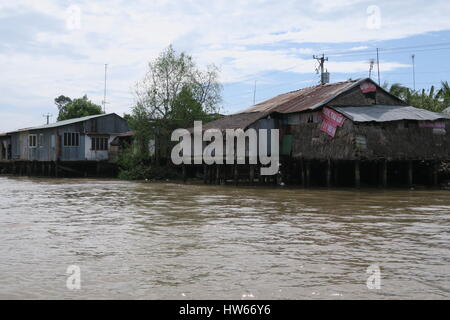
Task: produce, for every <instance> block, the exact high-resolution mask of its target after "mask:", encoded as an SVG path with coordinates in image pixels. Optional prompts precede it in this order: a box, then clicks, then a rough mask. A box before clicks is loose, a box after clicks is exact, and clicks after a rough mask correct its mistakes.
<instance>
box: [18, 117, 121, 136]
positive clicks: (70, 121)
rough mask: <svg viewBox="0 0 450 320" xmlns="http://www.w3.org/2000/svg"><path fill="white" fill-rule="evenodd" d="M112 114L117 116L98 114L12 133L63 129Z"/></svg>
mask: <svg viewBox="0 0 450 320" xmlns="http://www.w3.org/2000/svg"><path fill="white" fill-rule="evenodd" d="M112 114H115V113H106V114H96V115H93V116H87V117H82V118H75V119H69V120H63V121H58V122H55V123H49V124H45V125H42V126H37V127H30V128H23V129H19V130H16V131H12V132H10V133H13V132H20V131H32V130H42V129H51V128H57V127H62V126H67V125H70V124H74V123H78V122H83V121H87V120H90V119H95V118H100V117H106V116H110V115H112Z"/></svg>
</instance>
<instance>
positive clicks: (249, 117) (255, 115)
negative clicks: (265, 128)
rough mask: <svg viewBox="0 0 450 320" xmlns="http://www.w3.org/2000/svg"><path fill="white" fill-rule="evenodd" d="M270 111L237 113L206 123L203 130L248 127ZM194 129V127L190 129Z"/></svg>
mask: <svg viewBox="0 0 450 320" xmlns="http://www.w3.org/2000/svg"><path fill="white" fill-rule="evenodd" d="M268 114H269V113H268V112H250V113H237V114H232V115H229V116H225V117H223V118H221V119H218V120H215V121H212V122H209V123H206V124H204V125H203V130H208V129H219V130H225V129H244V130H245V129H247V128H248V127H249V126H250V125H251V124H253V123H255V122H256V121H258V120H259V119H262V118H264V117H265V116H267V115H268ZM190 130H192V128H191V129H190Z"/></svg>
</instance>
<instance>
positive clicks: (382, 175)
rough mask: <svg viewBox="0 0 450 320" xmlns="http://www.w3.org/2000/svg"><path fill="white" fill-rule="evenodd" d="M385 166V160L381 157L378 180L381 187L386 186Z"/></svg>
mask: <svg viewBox="0 0 450 320" xmlns="http://www.w3.org/2000/svg"><path fill="white" fill-rule="evenodd" d="M387 166H388V163H387V160H385V159H383V160H381V161H380V182H381V187H383V188H386V187H387Z"/></svg>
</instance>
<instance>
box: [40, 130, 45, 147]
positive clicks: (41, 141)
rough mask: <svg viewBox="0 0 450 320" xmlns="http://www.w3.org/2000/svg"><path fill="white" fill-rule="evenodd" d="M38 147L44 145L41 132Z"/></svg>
mask: <svg viewBox="0 0 450 320" xmlns="http://www.w3.org/2000/svg"><path fill="white" fill-rule="evenodd" d="M39 147H40V148H42V147H44V134H43V133H41V134H39Z"/></svg>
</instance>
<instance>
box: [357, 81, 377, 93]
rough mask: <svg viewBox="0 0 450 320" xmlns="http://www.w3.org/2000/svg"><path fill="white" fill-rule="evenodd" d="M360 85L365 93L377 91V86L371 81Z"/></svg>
mask: <svg viewBox="0 0 450 320" xmlns="http://www.w3.org/2000/svg"><path fill="white" fill-rule="evenodd" d="M359 87H360V88H361V91H362V92H363V93H368V92H375V91H377V87H376V86H375V85H374V84H373V83H370V82H364V83H361V85H360V86H359Z"/></svg>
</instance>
